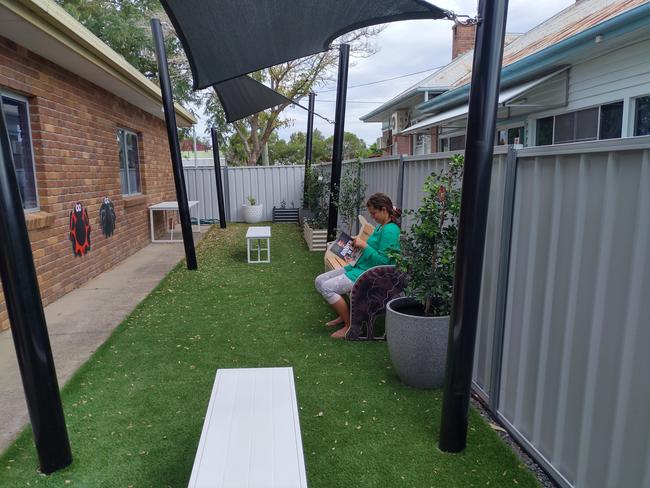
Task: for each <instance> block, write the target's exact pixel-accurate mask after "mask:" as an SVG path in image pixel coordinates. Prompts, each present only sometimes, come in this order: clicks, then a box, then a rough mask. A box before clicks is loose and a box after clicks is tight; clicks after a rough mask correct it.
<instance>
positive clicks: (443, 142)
mask: <svg viewBox="0 0 650 488" xmlns="http://www.w3.org/2000/svg"><path fill="white" fill-rule="evenodd" d="M448 150H449V139H440V152H447V151H448Z"/></svg>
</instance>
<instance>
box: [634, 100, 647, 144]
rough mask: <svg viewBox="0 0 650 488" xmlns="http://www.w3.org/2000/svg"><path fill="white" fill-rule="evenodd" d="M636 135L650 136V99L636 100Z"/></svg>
mask: <svg viewBox="0 0 650 488" xmlns="http://www.w3.org/2000/svg"><path fill="white" fill-rule="evenodd" d="M634 135H635V136H647V135H650V97H642V98H637V99H636V117H635V120H634Z"/></svg>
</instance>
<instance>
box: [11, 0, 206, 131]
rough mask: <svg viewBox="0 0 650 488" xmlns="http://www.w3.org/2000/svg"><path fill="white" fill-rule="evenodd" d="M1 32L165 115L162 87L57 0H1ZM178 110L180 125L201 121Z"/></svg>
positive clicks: (90, 79)
mask: <svg viewBox="0 0 650 488" xmlns="http://www.w3.org/2000/svg"><path fill="white" fill-rule="evenodd" d="M0 35H2V36H3V37H6V38H7V39H10V40H11V41H13V42H15V43H16V44H19V45H20V46H23V47H25V48H27V49H29V50H30V51H32V52H34V53H36V54H38V55H39V56H42V57H43V58H45V59H48V60H49V61H52V62H53V63H55V64H57V65H58V66H61V67H62V68H65V69H67V70H68V71H71V72H72V73H75V74H77V75H79V76H81V77H82V78H84V79H86V80H88V81H90V82H92V83H94V84H95V85H97V86H100V87H102V88H104V89H105V90H107V91H109V92H110V93H113V94H115V95H117V96H118V97H120V98H122V99H124V100H126V101H127V102H129V103H131V104H132V105H134V106H136V107H138V108H140V109H142V110H144V111H145V112H148V113H150V114H152V115H154V116H155V117H157V118H159V119H163V120H164V114H163V111H162V95H161V92H160V88H158V86H157V85H156V84H155V83H153V82H152V81H151V80H149V79H148V78H147V77H146V76H144V75H143V74H142V73H140V72H139V71H138V70H137V69H136V68H135V67H134V66H132V65H131V64H129V63H128V62H127V61H126V60H125V59H124V58H123V57H122V56H120V55H119V54H118V53H116V52H115V51H113V50H112V49H111V48H110V47H109V46H108V45H106V44H105V43H104V42H102V41H101V40H100V39H99V38H98V37H97V36H95V35H94V34H93V33H92V32H90V31H89V30H88V29H86V28H85V27H84V26H83V25H81V24H80V23H79V22H78V21H77V20H76V19H74V18H73V17H72V16H71V15H69V14H68V13H67V12H66V11H65V10H63V9H62V8H61V7H59V6H58V5H57V4H56V3H54V2H53V1H52V0H0ZM175 109H176V116H177V118H178V125H179V126H181V127H189V126H192V125H193V124H196V122H197V120H196V119H195V118H194V116H193V115H192V114H191V113H190V112H189V111H188V110H186V109H185V108H183V107H182V106H181V105H179V104H175Z"/></svg>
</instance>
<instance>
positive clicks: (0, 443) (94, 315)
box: [0, 234, 200, 452]
mask: <svg viewBox="0 0 650 488" xmlns="http://www.w3.org/2000/svg"><path fill="white" fill-rule="evenodd" d="M199 238H200V235H198V234H195V235H194V240H195V242H198V240H199ZM184 257H185V252H184V250H183V244H150V245H149V246H147V247H145V248H144V249H142V250H140V251H138V252H137V253H136V254H134V255H133V256H131V257H129V258H127V259H126V260H124V261H123V262H122V263H120V264H118V265H117V266H116V267H115V268H113V269H111V270H109V271H106V272H105V273H102V274H101V275H99V276H98V277H97V278H94V279H93V280H91V281H89V282H88V283H86V284H85V285H83V286H82V287H81V288H78V289H76V290H74V291H72V292H70V293H68V294H67V295H65V296H64V297H63V298H61V299H59V300H57V301H56V302H54V303H52V304H50V305H48V306H47V307H45V317H46V319H47V326H48V331H49V335H50V341H51V343H52V352H53V353H54V364H55V366H56V372H57V377H58V380H59V387H62V386H63V385H64V384H65V383H66V381H67V380H68V379H69V378H70V377H71V376H72V374H73V373H74V372H75V371H76V370H77V369H78V368H79V367H80V366H81V365H82V364H84V363H85V362H86V360H87V359H88V358H89V357H90V356H91V355H92V354H93V353H94V352H95V351H96V350H97V348H98V347H99V346H100V345H101V344H102V343H104V341H106V339H107V338H108V336H109V335H110V334H111V333H112V332H113V330H114V329H115V327H117V326H118V325H119V324H120V323H121V322H122V320H124V319H125V318H126V317H127V315H128V314H129V313H131V311H132V310H133V309H134V308H135V307H136V305H137V304H138V303H140V301H142V299H143V298H145V297H146V296H147V295H148V294H149V293H150V292H151V290H153V289H154V288H155V287H156V285H157V284H158V283H159V282H160V280H162V278H164V277H165V275H166V274H167V273H168V272H169V271H170V270H171V269H172V268H173V267H174V266H175V265H176V264H177V263H178V262H179V261H180V260H181V259H182V258H184ZM28 421H29V417H28V415H27V405H26V403H25V395H24V392H23V387H22V382H21V379H20V373H19V371H18V363H17V360H16V352H15V349H14V344H13V339H12V337H11V332H10V331H6V332H2V333H0V452H3V451H4V450H5V449H6V448H7V446H8V445H9V444H10V443H11V441H12V440H13V439H14V438H15V437H16V436H17V435H18V433H19V432H20V431H21V430H22V428H23V427H24V426H25V424H27V422H28Z"/></svg>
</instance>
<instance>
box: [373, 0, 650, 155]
mask: <svg viewBox="0 0 650 488" xmlns="http://www.w3.org/2000/svg"><path fill="white" fill-rule="evenodd" d="M506 42H507V46H506V48H505V50H504V61H503V65H504V67H503V69H502V73H501V92H500V96H499V109H498V120H497V131H496V133H495V135H494V141H495V145H504V144H523V145H524V146H542V145H551V144H563V143H570V142H580V141H594V140H602V139H615V138H621V137H635V136H642V135H648V134H650V2H648V0H581V1H578V2H576V3H575V4H574V5H571V6H570V7H568V8H566V9H565V10H563V11H561V12H560V13H558V14H557V15H555V16H553V17H551V18H550V19H548V20H547V21H545V22H543V23H542V24H540V25H538V26H537V27H535V28H533V29H532V30H530V31H528V32H526V33H525V34H522V35H516V34H512V35H509V36H508V38H507V40H506ZM472 56H473V52H472V51H469V52H466V53H464V54H461V55H460V56H457V57H456V58H455V59H454V60H453V61H452V62H451V63H450V64H449V65H447V66H446V67H444V68H442V69H441V70H439V71H438V72H436V73H434V74H433V75H431V76H429V77H427V78H425V79H424V80H423V81H422V82H420V83H418V84H417V85H415V86H414V87H412V88H410V89H409V90H407V91H405V92H403V93H402V94H400V95H398V96H397V97H395V98H393V99H392V100H390V101H389V102H386V103H385V104H383V105H382V106H380V107H379V108H377V109H376V110H374V111H372V112H370V113H369V114H367V115H365V116H363V117H362V120H363V121H365V122H382V132H383V136H382V138H381V143H382V148H383V150H384V154H385V155H391V154H392V155H397V154H405V155H413V154H428V153H436V152H446V151H456V150H462V149H464V146H465V133H466V125H467V111H468V106H467V103H468V95H469V82H470V79H471V60H472Z"/></svg>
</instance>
